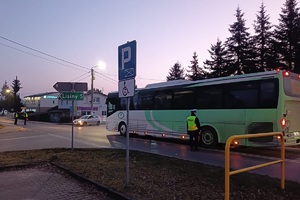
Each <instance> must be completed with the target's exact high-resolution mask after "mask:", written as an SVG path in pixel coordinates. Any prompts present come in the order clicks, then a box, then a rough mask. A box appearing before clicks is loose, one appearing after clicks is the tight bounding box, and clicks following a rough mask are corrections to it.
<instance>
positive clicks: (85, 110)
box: [58, 91, 107, 116]
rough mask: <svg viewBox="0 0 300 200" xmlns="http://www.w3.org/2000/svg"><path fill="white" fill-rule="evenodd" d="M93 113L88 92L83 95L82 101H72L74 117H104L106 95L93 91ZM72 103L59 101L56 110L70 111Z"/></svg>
mask: <svg viewBox="0 0 300 200" xmlns="http://www.w3.org/2000/svg"><path fill="white" fill-rule="evenodd" d="M93 97H94V98H93V99H94V100H93V111H92V104H91V94H90V93H89V92H87V93H84V98H83V100H78V101H74V115H75V116H82V115H89V114H91V111H92V114H96V115H99V116H106V104H105V102H106V98H107V95H106V94H103V93H102V92H99V91H95V92H94V94H93ZM71 107H72V101H68V100H62V99H59V101H58V109H71Z"/></svg>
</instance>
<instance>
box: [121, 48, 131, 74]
mask: <svg viewBox="0 0 300 200" xmlns="http://www.w3.org/2000/svg"><path fill="white" fill-rule="evenodd" d="M126 54H127V56H126ZM130 60H131V48H130V47H129V46H128V47H125V48H123V49H122V70H124V69H125V68H124V64H125V63H128V62H129V61H130Z"/></svg>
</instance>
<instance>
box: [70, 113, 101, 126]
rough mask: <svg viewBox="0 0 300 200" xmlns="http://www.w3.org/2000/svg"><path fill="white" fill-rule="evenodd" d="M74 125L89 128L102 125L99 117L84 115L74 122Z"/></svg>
mask: <svg viewBox="0 0 300 200" xmlns="http://www.w3.org/2000/svg"><path fill="white" fill-rule="evenodd" d="M73 124H74V125H79V126H89V125H97V126H99V125H100V117H99V116H98V115H83V116H81V117H80V118H78V119H75V120H74V121H73Z"/></svg>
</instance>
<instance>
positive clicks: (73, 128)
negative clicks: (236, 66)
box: [71, 100, 74, 149]
mask: <svg viewBox="0 0 300 200" xmlns="http://www.w3.org/2000/svg"><path fill="white" fill-rule="evenodd" d="M73 121H74V100H73V101H72V120H71V123H72V144H71V148H72V149H73V144H74V123H73Z"/></svg>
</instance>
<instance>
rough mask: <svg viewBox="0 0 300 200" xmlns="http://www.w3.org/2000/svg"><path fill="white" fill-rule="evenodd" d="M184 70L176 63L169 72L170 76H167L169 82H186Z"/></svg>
mask: <svg viewBox="0 0 300 200" xmlns="http://www.w3.org/2000/svg"><path fill="white" fill-rule="evenodd" d="M184 79H185V78H184V69H183V68H182V67H181V64H180V63H179V62H176V63H175V64H174V65H173V67H171V69H170V70H169V75H168V76H167V81H173V80H184Z"/></svg>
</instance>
